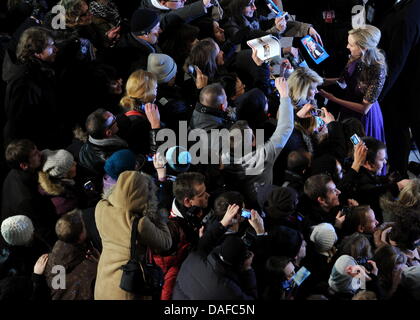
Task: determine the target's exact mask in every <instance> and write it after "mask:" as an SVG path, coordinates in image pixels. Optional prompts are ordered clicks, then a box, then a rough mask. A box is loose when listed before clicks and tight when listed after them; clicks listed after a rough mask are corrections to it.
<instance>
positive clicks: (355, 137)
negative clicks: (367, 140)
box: [350, 134, 360, 145]
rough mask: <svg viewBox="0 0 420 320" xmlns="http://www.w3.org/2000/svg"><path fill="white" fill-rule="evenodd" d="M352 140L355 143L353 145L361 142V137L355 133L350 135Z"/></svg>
mask: <svg viewBox="0 0 420 320" xmlns="http://www.w3.org/2000/svg"><path fill="white" fill-rule="evenodd" d="M350 141H351V142H352V143H353V145H357V144H359V143H360V138H359V136H358V135H357V134H354V135H352V136H351V137H350Z"/></svg>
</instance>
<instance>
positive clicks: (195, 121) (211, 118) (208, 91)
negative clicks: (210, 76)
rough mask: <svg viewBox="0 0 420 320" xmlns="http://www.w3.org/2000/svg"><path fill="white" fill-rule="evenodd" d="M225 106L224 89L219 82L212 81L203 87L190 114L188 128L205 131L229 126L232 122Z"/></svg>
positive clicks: (226, 104) (226, 103) (226, 105)
mask: <svg viewBox="0 0 420 320" xmlns="http://www.w3.org/2000/svg"><path fill="white" fill-rule="evenodd" d="M227 107H228V102H227V97H226V93H225V89H223V87H222V85H221V84H219V83H213V84H210V85H208V86H206V87H204V88H203V89H202V90H201V92H200V98H199V102H197V105H196V107H195V109H194V112H193V114H192V117H191V123H190V128H191V129H203V130H206V131H209V130H211V129H222V128H229V127H230V126H231V124H232V123H231V121H230V119H228V116H227V113H226V109H227Z"/></svg>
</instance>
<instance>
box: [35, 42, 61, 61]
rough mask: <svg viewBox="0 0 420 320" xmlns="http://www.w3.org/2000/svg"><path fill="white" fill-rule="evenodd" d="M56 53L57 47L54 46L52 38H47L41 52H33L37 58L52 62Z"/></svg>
mask: <svg viewBox="0 0 420 320" xmlns="http://www.w3.org/2000/svg"><path fill="white" fill-rule="evenodd" d="M56 55H57V47H56V46H55V42H54V40H53V39H51V38H49V39H48V44H47V46H46V47H45V49H44V50H43V51H42V52H41V53H35V57H37V58H38V59H39V60H42V61H45V62H49V63H52V62H54V61H55V57H56Z"/></svg>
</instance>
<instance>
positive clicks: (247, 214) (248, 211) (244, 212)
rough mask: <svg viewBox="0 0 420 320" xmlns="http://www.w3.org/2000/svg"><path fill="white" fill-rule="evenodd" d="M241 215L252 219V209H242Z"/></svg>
mask: <svg viewBox="0 0 420 320" xmlns="http://www.w3.org/2000/svg"><path fill="white" fill-rule="evenodd" d="M241 217H244V218H245V219H251V211H250V210H247V209H242V213H241Z"/></svg>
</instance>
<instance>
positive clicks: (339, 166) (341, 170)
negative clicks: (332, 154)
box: [335, 160, 343, 180]
mask: <svg viewBox="0 0 420 320" xmlns="http://www.w3.org/2000/svg"><path fill="white" fill-rule="evenodd" d="M335 163H336V167H337V175H338V177H339V178H340V180H341V179H343V168H342V166H341V164H340V162H338V161H337V160H336V162H335Z"/></svg>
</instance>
